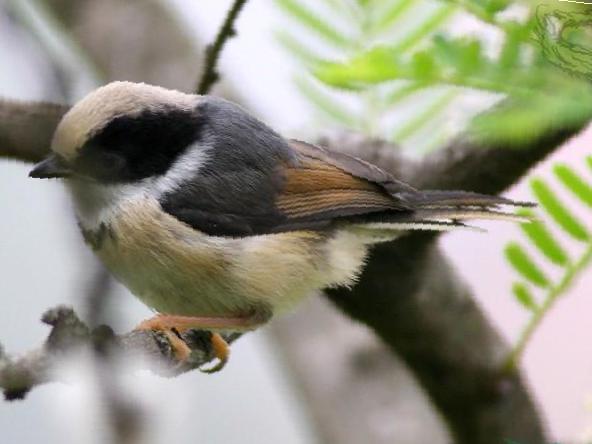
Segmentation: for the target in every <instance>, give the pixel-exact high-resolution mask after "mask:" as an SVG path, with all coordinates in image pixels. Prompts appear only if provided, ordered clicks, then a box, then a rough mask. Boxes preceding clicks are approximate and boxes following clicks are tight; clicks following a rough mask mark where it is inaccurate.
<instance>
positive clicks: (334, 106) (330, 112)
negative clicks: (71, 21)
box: [296, 77, 360, 128]
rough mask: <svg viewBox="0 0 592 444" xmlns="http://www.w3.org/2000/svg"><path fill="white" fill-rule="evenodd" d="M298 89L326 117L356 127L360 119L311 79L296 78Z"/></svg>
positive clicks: (349, 126)
mask: <svg viewBox="0 0 592 444" xmlns="http://www.w3.org/2000/svg"><path fill="white" fill-rule="evenodd" d="M296 86H297V87H298V89H299V90H300V91H301V92H302V93H303V94H304V95H305V96H306V97H307V98H308V99H309V100H310V101H311V102H312V103H314V104H315V105H316V106H317V108H318V109H319V110H320V111H322V112H323V113H324V114H325V115H326V116H327V117H330V118H331V119H333V120H334V121H336V122H338V123H340V124H342V125H345V126H346V127H348V128H358V127H359V122H360V119H358V118H356V117H355V116H354V114H353V113H352V112H351V111H349V110H348V109H347V108H346V106H345V105H343V104H341V103H338V102H337V101H336V100H334V99H333V98H332V97H331V96H330V95H328V94H326V93H324V92H323V91H321V89H320V88H318V87H317V86H316V85H314V84H313V83H312V82H311V81H309V80H307V79H305V78H304V77H298V78H296Z"/></svg>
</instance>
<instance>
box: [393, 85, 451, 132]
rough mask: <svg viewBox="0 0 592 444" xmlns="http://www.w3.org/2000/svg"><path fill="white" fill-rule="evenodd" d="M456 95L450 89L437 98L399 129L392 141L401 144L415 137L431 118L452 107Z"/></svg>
mask: <svg viewBox="0 0 592 444" xmlns="http://www.w3.org/2000/svg"><path fill="white" fill-rule="evenodd" d="M456 95H457V92H456V91H455V90H454V89H449V90H448V91H445V92H444V94H441V95H440V96H439V97H435V98H434V99H433V100H432V102H431V103H430V104H428V106H427V107H425V108H424V109H423V110H422V111H421V112H419V113H418V114H416V115H414V116H413V118H411V119H410V120H409V121H407V122H406V123H405V124H404V125H403V126H401V127H400V128H398V129H397V130H396V131H395V133H394V134H393V137H392V140H393V141H395V142H399V143H401V142H403V141H404V140H405V139H407V138H409V137H411V136H413V134H415V133H416V132H417V131H419V130H420V129H421V128H422V127H423V126H424V125H425V124H426V123H428V122H429V121H430V119H431V118H433V117H434V116H435V115H437V114H439V113H440V112H442V110H443V109H445V108H446V107H447V106H448V105H450V103H451V102H452V100H453V99H454V98H455V97H456Z"/></svg>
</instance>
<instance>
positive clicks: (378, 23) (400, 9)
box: [372, 0, 417, 32]
mask: <svg viewBox="0 0 592 444" xmlns="http://www.w3.org/2000/svg"><path fill="white" fill-rule="evenodd" d="M416 2H417V0H399V1H393V2H392V5H390V6H389V7H388V8H387V9H386V10H383V11H380V14H379V15H378V19H377V20H375V21H374V23H373V25H372V27H373V28H374V29H375V31H376V32H383V31H385V30H386V29H389V28H391V27H392V25H393V24H394V23H395V22H396V21H397V20H398V19H399V18H400V17H401V16H402V15H403V14H404V13H405V12H407V11H408V10H409V8H410V7H411V6H412V5H413V4H414V3H416ZM385 3H386V2H385Z"/></svg>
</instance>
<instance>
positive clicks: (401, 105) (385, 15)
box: [276, 0, 592, 146]
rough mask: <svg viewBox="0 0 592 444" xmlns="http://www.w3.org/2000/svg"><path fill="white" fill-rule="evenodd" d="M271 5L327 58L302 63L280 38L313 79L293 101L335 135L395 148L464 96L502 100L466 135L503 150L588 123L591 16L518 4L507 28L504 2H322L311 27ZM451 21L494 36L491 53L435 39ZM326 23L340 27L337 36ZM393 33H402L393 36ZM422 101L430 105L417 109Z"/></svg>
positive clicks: (478, 42)
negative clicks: (367, 136) (361, 101)
mask: <svg viewBox="0 0 592 444" xmlns="http://www.w3.org/2000/svg"><path fill="white" fill-rule="evenodd" d="M276 1H277V3H278V5H280V6H281V8H282V9H283V10H284V11H285V12H286V13H287V14H288V15H290V16H291V17H292V18H293V20H295V21H298V22H299V23H300V24H301V25H302V26H304V27H305V28H306V29H307V30H309V31H310V33H311V34H313V35H316V36H317V37H318V38H319V39H320V40H322V41H324V42H326V43H327V44H328V45H330V46H332V48H333V50H334V55H333V56H321V55H318V54H317V55H312V54H313V51H311V50H309V48H308V47H307V46H306V45H305V44H304V43H303V42H301V41H298V40H297V39H296V38H295V37H293V36H289V35H288V34H286V33H285V32H284V33H283V34H282V35H283V37H282V41H283V42H284V43H285V44H286V46H287V47H288V48H290V49H291V51H292V53H294V54H299V55H300V56H301V58H303V59H307V60H306V62H307V66H308V69H309V71H310V72H311V73H312V74H313V76H314V79H315V80H312V79H311V78H306V80H303V79H300V80H299V85H300V87H301V90H302V91H303V93H304V94H305V95H306V96H307V97H308V98H309V99H311V101H312V102H313V103H315V105H316V106H317V107H318V108H319V109H321V110H322V111H323V112H324V113H325V114H327V115H329V116H330V117H331V118H332V119H333V120H334V121H337V122H340V123H341V124H342V125H344V126H347V127H353V128H354V129H357V130H367V131H366V132H371V133H372V132H373V131H374V132H375V134H372V135H377V136H382V137H386V138H388V139H394V140H395V141H397V142H402V143H403V144H404V143H405V142H406V140H407V139H409V138H411V137H413V136H414V135H415V134H416V133H417V132H418V131H420V130H421V129H425V128H426V127H428V128H430V127H429V124H430V122H432V121H434V120H435V117H436V116H437V115H438V113H443V112H444V111H446V110H447V109H450V108H449V107H450V105H451V104H452V103H454V100H455V98H456V97H458V96H459V95H461V94H466V93H468V92H469V91H472V92H475V91H478V92H480V93H486V95H487V96H488V97H491V96H492V95H493V96H494V97H498V98H502V97H507V98H509V99H510V100H508V101H507V102H506V103H505V106H504V107H503V109H494V110H493V111H492V112H487V113H483V114H479V115H478V116H476V117H475V118H474V119H472V121H471V126H470V128H469V129H470V130H472V131H473V132H474V134H476V135H478V136H482V137H485V138H488V139H493V140H495V141H497V142H503V143H508V146H520V145H521V144H522V142H524V141H527V140H528V139H529V138H531V137H537V136H538V135H540V134H541V133H542V132H544V131H548V130H551V129H555V128H564V127H566V126H570V125H574V126H576V125H580V124H581V123H582V122H583V121H585V120H587V119H588V118H589V117H590V116H592V86H591V85H590V83H589V80H590V79H591V78H592V37H590V32H589V23H591V22H592V11H589V10H581V9H575V10H574V9H573V6H572V5H569V4H567V5H563V4H562V3H559V2H549V3H548V4H540V2H521V7H522V12H523V14H522V16H520V17H518V18H515V17H513V16H512V15H511V14H508V10H509V8H510V6H516V2H510V1H508V0H448V1H437V0H423V1H422V0H417V1H414V2H411V1H408V0H383V1H378V0H366V1H361V0H360V1H354V0H324V1H322V2H319V3H322V4H324V5H325V6H326V7H327V8H328V9H329V10H330V11H331V14H330V15H328V16H324V17H323V18H321V13H320V12H319V11H317V10H315V9H313V8H310V9H307V7H305V6H303V5H304V3H302V1H298V0H276ZM420 4H421V6H418V5H420ZM422 8H423V9H422ZM459 13H464V14H472V15H473V16H474V17H476V18H478V19H479V20H480V21H482V22H483V24H484V27H487V28H488V29H489V30H490V32H491V33H495V34H496V35H499V36H501V39H500V41H501V44H499V45H498V47H497V48H495V50H492V48H491V45H489V46H488V45H486V44H484V41H483V37H482V36H479V37H477V36H472V37H469V36H461V37H459V36H452V35H451V34H450V33H449V32H446V31H445V30H443V28H442V26H443V25H444V24H445V23H447V21H448V19H450V18H451V17H452V16H453V15H458V14H459ZM344 17H345V19H344ZM337 18H339V20H337ZM332 19H335V20H336V21H339V22H340V23H342V24H343V23H345V25H342V26H341V27H340V28H338V25H337V23H333V21H332ZM401 28H404V29H405V30H406V31H405V32H400V33H394V32H393V31H394V30H396V29H401ZM337 29H341V30H340V31H338V30H337ZM305 84H306V86H304V85H305ZM321 86H324V87H329V88H332V89H333V90H338V91H344V92H347V93H349V94H350V95H352V94H357V95H358V96H359V97H363V98H366V103H365V105H366V106H362V107H358V110H361V111H358V113H356V111H354V110H350V109H348V107H347V106H346V104H342V103H339V101H338V100H337V99H335V97H336V96H335V95H334V94H332V91H331V90H330V89H328V88H323V87H321ZM426 93H429V94H428V95H429V97H430V99H429V100H427V101H423V102H425V103H424V104H423V106H417V104H418V103H420V102H421V103H423V102H422V100H420V99H421V98H425V96H426ZM411 105H413V106H411ZM397 109H402V110H404V111H405V112H404V114H405V115H404V117H403V118H401V119H400V120H403V123H401V122H399V124H398V125H396V128H395V129H392V128H391V129H390V130H389V129H387V128H384V127H380V126H379V127H378V134H376V132H377V131H376V130H377V124H376V120H380V118H381V117H383V116H384V115H386V114H387V113H388V112H390V111H393V110H395V111H396V110H397ZM436 120H437V119H436ZM439 125H440V126H442V125H441V122H440V123H439ZM434 131H437V128H434V127H433V126H432V127H431V128H430V132H432V133H433V132H434Z"/></svg>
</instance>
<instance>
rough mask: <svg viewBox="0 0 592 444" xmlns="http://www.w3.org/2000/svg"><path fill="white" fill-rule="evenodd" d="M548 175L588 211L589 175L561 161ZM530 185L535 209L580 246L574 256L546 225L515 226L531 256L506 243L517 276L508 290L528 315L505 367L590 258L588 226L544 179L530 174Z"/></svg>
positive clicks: (591, 185) (590, 201)
mask: <svg viewBox="0 0 592 444" xmlns="http://www.w3.org/2000/svg"><path fill="white" fill-rule="evenodd" d="M586 163H587V165H588V167H589V169H590V171H591V172H592V156H589V157H587V158H586ZM553 173H554V175H555V178H556V179H557V181H558V182H559V183H560V184H561V185H562V186H563V187H564V188H565V189H566V190H567V191H568V192H569V193H570V194H571V195H572V196H574V198H575V199H576V200H577V201H579V202H580V203H583V204H584V205H585V206H587V207H588V208H589V209H590V210H592V178H591V179H586V178H584V177H582V176H581V175H580V174H579V173H577V172H576V171H575V170H574V169H573V168H571V167H570V166H568V165H566V164H563V163H558V164H556V165H555V166H554V168H553ZM530 187H531V190H532V192H533V194H534V196H535V197H536V199H537V201H538V202H539V204H540V206H541V208H542V209H543V210H544V211H545V212H546V213H547V215H548V216H549V217H550V219H551V221H552V222H553V224H554V225H555V229H556V230H559V231H560V232H563V233H564V234H565V235H566V236H567V237H568V238H571V239H573V240H574V241H576V242H577V243H579V244H581V245H582V248H581V253H580V254H578V255H577V257H574V255H573V254H570V253H568V251H567V249H566V247H565V246H564V245H563V243H562V242H561V241H560V240H559V239H558V238H557V236H556V235H554V234H553V233H552V231H551V229H550V227H549V224H546V223H544V222H542V221H541V220H536V219H535V220H534V221H533V222H531V223H525V224H522V225H521V228H522V232H523V234H524V236H525V240H527V241H528V242H529V243H530V244H531V245H532V247H533V248H532V250H533V251H534V252H535V253H536V256H534V255H533V254H531V253H528V252H527V250H526V249H525V248H524V247H523V246H522V244H521V243H519V242H510V243H509V244H508V245H507V246H506V248H505V255H506V258H507V260H508V262H509V263H510V264H511V265H512V267H513V268H514V270H515V271H516V272H517V273H518V275H519V276H520V277H521V278H522V279H521V280H520V281H516V282H514V284H513V285H512V292H513V294H514V297H515V298H516V300H517V301H518V302H519V303H520V304H522V305H523V306H524V307H525V308H526V309H527V310H529V311H530V312H531V313H532V316H531V318H530V320H529V322H528V323H527V325H526V327H525V329H524V332H523V333H522V335H521V337H520V339H519V340H518V342H517V344H516V347H515V348H514V350H513V352H512V354H511V356H510V358H509V365H510V366H513V365H515V363H516V361H517V360H518V359H519V357H520V355H521V354H522V352H523V350H524V348H525V347H526V345H527V343H528V341H529V340H530V338H531V337H532V335H533V333H534V332H535V330H536V328H537V327H538V325H539V324H540V322H541V321H542V319H543V318H544V316H545V315H546V314H547V313H548V312H549V310H550V309H551V308H552V307H553V305H554V303H555V302H556V300H557V299H558V298H559V297H560V296H562V295H564V294H565V293H566V292H567V291H568V289H569V288H570V286H571V285H572V284H573V282H574V281H575V280H576V278H577V277H578V276H579V275H580V274H581V273H582V272H583V271H584V270H585V269H586V268H587V267H588V266H589V265H590V263H591V262H592V231H591V230H592V226H591V225H590V224H589V223H587V222H586V221H584V220H581V219H580V218H579V217H577V216H576V215H575V214H574V213H573V211H572V210H571V209H570V208H569V207H568V206H567V205H566V204H565V203H564V199H561V198H560V197H559V195H558V194H557V192H556V191H555V190H554V187H553V186H552V185H551V184H550V183H549V181H547V180H543V179H541V178H533V179H532V180H531V183H530ZM522 214H523V215H525V216H531V217H534V214H533V212H532V211H531V210H524V211H523V212H522ZM541 261H546V262H548V263H550V264H552V266H554V267H555V268H556V269H557V271H558V272H559V274H560V276H559V278H558V279H552V278H551V277H550V276H549V275H548V273H546V272H545V271H544V270H543V268H541V266H540V265H539V264H540V262H541ZM537 293H538V295H537Z"/></svg>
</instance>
